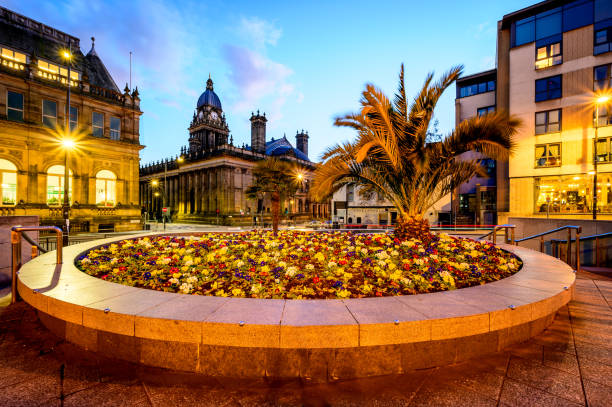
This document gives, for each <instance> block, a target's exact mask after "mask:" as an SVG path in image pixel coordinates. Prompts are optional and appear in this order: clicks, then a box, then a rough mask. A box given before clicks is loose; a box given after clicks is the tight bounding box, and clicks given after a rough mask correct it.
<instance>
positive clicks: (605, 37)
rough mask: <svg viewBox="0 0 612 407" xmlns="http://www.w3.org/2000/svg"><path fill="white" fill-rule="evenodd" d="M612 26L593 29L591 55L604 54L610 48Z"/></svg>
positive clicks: (611, 44)
mask: <svg viewBox="0 0 612 407" xmlns="http://www.w3.org/2000/svg"><path fill="white" fill-rule="evenodd" d="M611 47H612V27H608V28H602V29H600V30H595V38H594V44H593V55H599V54H605V53H606V52H610V50H611V49H612V48H611Z"/></svg>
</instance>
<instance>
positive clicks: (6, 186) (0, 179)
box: [0, 159, 17, 206]
mask: <svg viewBox="0 0 612 407" xmlns="http://www.w3.org/2000/svg"><path fill="white" fill-rule="evenodd" d="M0 186H1V191H0V192H1V193H2V202H0V205H2V206H11V205H15V204H16V203H17V167H16V166H15V164H13V163H12V162H10V161H8V160H2V159H0Z"/></svg>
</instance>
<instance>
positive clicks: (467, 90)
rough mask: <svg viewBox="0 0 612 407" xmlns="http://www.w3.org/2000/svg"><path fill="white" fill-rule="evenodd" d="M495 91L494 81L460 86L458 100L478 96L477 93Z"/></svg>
mask: <svg viewBox="0 0 612 407" xmlns="http://www.w3.org/2000/svg"><path fill="white" fill-rule="evenodd" d="M494 90H495V81H484V82H480V83H474V84H470V85H465V86H460V87H459V93H458V95H457V97H458V98H464V97H467V96H474V95H478V94H479V93H485V92H492V91H494Z"/></svg>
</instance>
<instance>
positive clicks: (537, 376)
mask: <svg viewBox="0 0 612 407" xmlns="http://www.w3.org/2000/svg"><path fill="white" fill-rule="evenodd" d="M508 377H509V378H512V379H514V380H516V381H519V382H522V383H523V384H525V385H529V386H532V387H535V388H538V389H540V390H544V391H547V392H549V393H551V394H553V395H556V396H558V397H562V398H565V399H566V400H570V401H574V402H576V403H584V395H583V392H582V384H581V383H580V376H579V375H575V374H571V373H567V372H564V371H561V370H557V369H553V368H550V367H547V366H544V365H542V363H541V361H535V360H527V359H522V358H517V357H513V358H511V359H510V365H509V366H508Z"/></svg>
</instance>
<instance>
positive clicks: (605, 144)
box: [597, 137, 612, 163]
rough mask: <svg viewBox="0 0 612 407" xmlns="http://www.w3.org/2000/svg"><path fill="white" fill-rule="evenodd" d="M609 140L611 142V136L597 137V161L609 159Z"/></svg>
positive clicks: (607, 160)
mask: <svg viewBox="0 0 612 407" xmlns="http://www.w3.org/2000/svg"><path fill="white" fill-rule="evenodd" d="M610 142H612V138H609V137H608V138H598V139H597V162H598V163H600V162H609V161H611V160H610V158H611V155H610V153H611V152H612V151H611V150H610Z"/></svg>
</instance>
